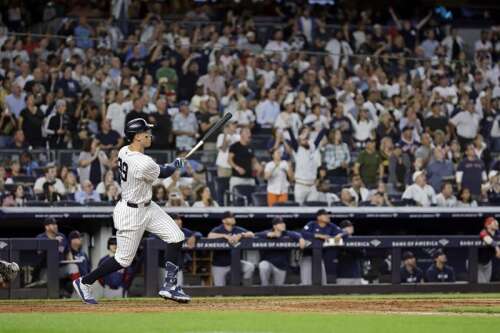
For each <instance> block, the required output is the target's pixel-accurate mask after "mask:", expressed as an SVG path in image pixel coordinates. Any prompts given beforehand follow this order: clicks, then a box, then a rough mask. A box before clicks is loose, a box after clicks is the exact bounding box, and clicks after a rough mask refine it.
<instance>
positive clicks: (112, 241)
mask: <svg viewBox="0 0 500 333" xmlns="http://www.w3.org/2000/svg"><path fill="white" fill-rule="evenodd" d="M110 245H116V237H115V236H113V237H109V238H108V249H109V246H110Z"/></svg>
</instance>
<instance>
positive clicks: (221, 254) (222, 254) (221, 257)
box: [210, 224, 248, 267]
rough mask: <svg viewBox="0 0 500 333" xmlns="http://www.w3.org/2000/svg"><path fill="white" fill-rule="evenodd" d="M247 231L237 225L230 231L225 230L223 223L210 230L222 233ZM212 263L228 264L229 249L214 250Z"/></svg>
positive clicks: (229, 233)
mask: <svg viewBox="0 0 500 333" xmlns="http://www.w3.org/2000/svg"><path fill="white" fill-rule="evenodd" d="M247 231H248V230H247V229H245V228H242V227H238V226H234V227H233V229H232V230H231V231H227V230H226V228H224V224H221V225H219V226H217V227H215V228H213V229H212V231H210V232H215V233H217V234H224V235H239V234H242V233H244V232H247ZM212 265H214V266H219V267H225V266H230V265H231V251H214V256H213V260H212Z"/></svg>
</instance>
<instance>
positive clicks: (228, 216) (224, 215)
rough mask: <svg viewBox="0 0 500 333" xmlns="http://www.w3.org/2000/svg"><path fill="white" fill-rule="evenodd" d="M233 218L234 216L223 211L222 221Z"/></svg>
mask: <svg viewBox="0 0 500 333" xmlns="http://www.w3.org/2000/svg"><path fill="white" fill-rule="evenodd" d="M231 217H233V218H234V214H233V213H232V212H230V211H228V210H227V211H225V212H224V214H222V219H227V218H231Z"/></svg>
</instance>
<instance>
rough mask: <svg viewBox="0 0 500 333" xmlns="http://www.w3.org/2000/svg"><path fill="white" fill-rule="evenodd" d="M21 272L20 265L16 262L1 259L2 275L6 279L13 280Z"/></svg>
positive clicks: (0, 272)
mask: <svg viewBox="0 0 500 333" xmlns="http://www.w3.org/2000/svg"><path fill="white" fill-rule="evenodd" d="M17 273H19V265H18V264H16V263H15V262H7V261H3V260H0V277H2V279H4V280H5V281H12V280H14V279H15V278H16V276H17Z"/></svg>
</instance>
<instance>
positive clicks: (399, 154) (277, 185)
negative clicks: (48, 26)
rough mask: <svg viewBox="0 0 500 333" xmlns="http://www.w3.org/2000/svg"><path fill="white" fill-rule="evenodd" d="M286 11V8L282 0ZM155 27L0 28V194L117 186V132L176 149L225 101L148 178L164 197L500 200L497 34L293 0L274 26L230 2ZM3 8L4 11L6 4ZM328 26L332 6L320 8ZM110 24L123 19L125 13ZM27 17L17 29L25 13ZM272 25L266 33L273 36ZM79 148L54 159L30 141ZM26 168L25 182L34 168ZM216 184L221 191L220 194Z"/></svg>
mask: <svg viewBox="0 0 500 333" xmlns="http://www.w3.org/2000/svg"><path fill="white" fill-rule="evenodd" d="M285 7H286V6H285ZM199 8H205V7H198V8H197V9H195V10H193V11H190V12H189V13H188V14H187V15H186V18H189V19H204V20H207V19H208V20H207V21H206V22H205V23H202V24H198V25H190V24H187V23H186V22H187V21H182V20H180V21H176V22H169V23H168V24H167V23H166V22H164V21H162V19H161V17H160V16H159V15H158V14H156V13H155V12H149V13H148V14H147V15H145V16H144V17H143V19H142V21H140V22H136V23H134V22H128V24H126V25H125V26H124V25H123V24H122V23H123V22H122V21H120V20H117V19H116V18H115V19H113V18H112V19H109V20H96V21H92V22H90V21H89V20H88V18H87V17H86V16H85V15H82V16H80V17H78V18H76V19H72V18H65V19H63V20H60V24H59V26H58V27H57V29H56V30H57V31H56V35H54V36H43V37H34V36H31V35H30V34H27V35H20V36H18V35H15V34H11V32H14V31H22V30H23V29H24V28H20V26H19V24H18V23H19V22H17V21H16V20H15V19H13V18H15V15H14V16H11V15H10V12H9V17H10V19H9V20H8V21H7V22H6V24H7V26H8V28H7V27H5V26H3V27H1V28H0V62H1V63H0V108H1V114H0V148H12V149H17V150H18V152H19V153H14V154H10V153H9V154H8V155H7V154H3V156H2V159H3V164H2V166H0V184H1V187H2V190H3V193H4V194H3V196H2V205H3V206H23V205H27V204H30V202H33V201H36V202H39V203H40V204H46V203H49V204H53V203H57V202H73V203H80V204H89V203H91V204H97V203H102V204H113V203H115V202H116V201H117V200H119V198H120V180H119V174H118V171H117V169H118V166H117V152H118V149H119V148H120V147H121V146H122V145H123V144H125V141H124V133H123V131H124V126H125V124H126V122H127V121H130V120H131V119H134V118H138V117H142V118H144V119H146V120H147V121H148V122H150V123H152V124H154V125H155V128H154V130H153V134H154V144H153V147H152V148H153V149H156V150H175V152H176V154H178V155H182V154H184V153H185V152H186V151H187V150H189V149H190V148H191V147H192V146H193V145H195V144H196V142H197V140H198V139H199V138H201V137H202V136H203V134H204V133H206V132H207V130H208V129H209V128H210V127H211V126H212V125H213V124H214V123H215V122H216V121H217V120H218V119H220V117H221V115H222V114H224V113H225V112H231V113H232V114H233V117H232V120H231V122H230V123H229V124H228V125H227V126H226V127H225V128H224V130H223V133H220V134H219V135H218V137H213V138H211V139H210V140H208V142H207V143H205V145H204V150H205V153H206V154H216V158H215V156H214V160H215V165H208V164H207V163H205V162H202V161H201V160H196V159H192V160H189V163H188V164H187V166H186V167H185V169H183V170H180V171H177V172H176V173H174V175H172V176H171V177H170V178H168V179H165V180H159V181H158V182H157V184H155V187H154V193H153V200H155V201H157V202H160V203H162V204H163V205H165V206H167V207H171V206H186V207H188V206H194V207H214V206H218V205H220V206H222V205H226V204H230V203H233V204H234V203H238V204H248V205H270V206H271V205H288V204H289V205H311V206H313V205H319V206H324V205H338V206H348V207H358V206H376V207H380V206H393V205H394V206H398V205H418V206H422V207H429V206H439V207H475V206H478V205H483V204H488V205H496V204H498V203H499V202H500V175H499V173H498V170H499V169H500V162H499V161H498V160H497V158H496V156H497V153H499V152H500V113H498V111H499V107H500V80H499V76H500V38H499V37H500V31H499V30H498V27H489V28H488V29H485V30H484V31H482V32H481V35H480V38H478V39H477V40H476V41H475V42H474V44H472V45H467V44H466V42H465V41H464V38H463V37H462V36H460V33H459V30H458V29H456V28H454V27H452V26H450V25H446V24H443V23H442V22H440V19H439V17H436V15H434V14H433V13H432V12H430V13H429V14H428V15H426V16H423V17H421V18H420V17H413V18H411V19H403V18H401V17H399V16H398V13H397V12H396V11H395V10H394V9H392V8H390V9H389V11H388V13H386V15H385V16H386V17H387V20H384V21H380V20H379V17H378V16H377V17H376V16H375V15H373V12H371V11H369V10H367V11H360V12H355V13H354V14H353V13H351V14H350V15H348V16H347V17H344V18H343V20H337V21H335V20H334V22H333V23H335V24H337V25H336V26H335V27H334V28H332V26H331V25H330V23H332V22H330V21H328V22H327V17H326V16H325V15H324V13H321V12H319V11H317V10H315V8H309V7H305V6H304V7H298V8H293V10H292V9H291V8H288V7H286V8H285V9H283V10H286V11H291V12H286V15H284V16H282V18H283V19H282V22H280V24H277V25H276V29H275V30H274V31H271V32H269V33H266V32H262V30H261V29H258V27H257V25H256V23H255V22H254V19H253V18H252V16H251V15H240V14H236V13H235V12H234V11H231V10H228V11H227V14H226V16H225V17H224V18H223V20H222V24H220V25H219V24H216V23H214V22H211V21H210V20H209V19H210V17H208V15H207V13H206V12H203V11H200V10H199ZM13 14H15V13H14V12H13ZM328 20H330V18H328ZM120 22H121V23H120ZM21 26H22V25H21ZM266 31H267V30H266ZM38 148H43V149H45V148H47V149H49V150H50V151H53V150H65V149H73V150H77V151H80V154H79V156H77V158H76V159H75V160H74V161H73V163H72V164H70V165H55V164H51V163H50V162H48V161H42V160H40V159H38V158H37V157H35V156H34V155H33V152H32V150H31V149H35V150H36V149H38ZM30 179H31V180H30ZM226 193H227V195H225V194H226Z"/></svg>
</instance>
